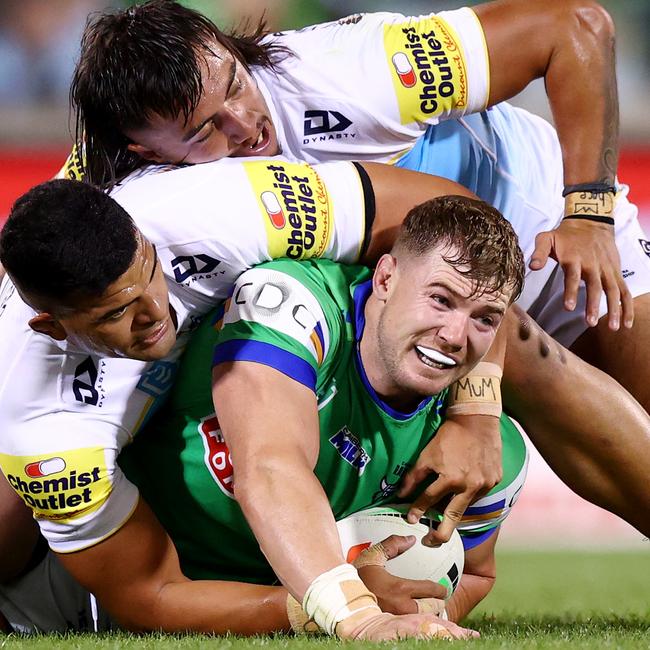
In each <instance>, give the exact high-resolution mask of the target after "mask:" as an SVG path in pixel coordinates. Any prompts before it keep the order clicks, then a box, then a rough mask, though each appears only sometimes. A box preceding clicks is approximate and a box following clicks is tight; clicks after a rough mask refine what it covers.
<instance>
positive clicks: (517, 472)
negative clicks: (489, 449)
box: [457, 415, 528, 551]
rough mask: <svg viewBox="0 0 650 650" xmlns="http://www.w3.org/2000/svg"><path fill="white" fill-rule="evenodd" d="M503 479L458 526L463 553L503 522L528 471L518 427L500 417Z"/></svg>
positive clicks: (517, 495) (468, 509) (526, 455)
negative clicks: (463, 548)
mask: <svg viewBox="0 0 650 650" xmlns="http://www.w3.org/2000/svg"><path fill="white" fill-rule="evenodd" d="M501 441H502V448H503V478H502V480H501V482H500V483H499V484H498V485H496V486H495V487H494V488H493V489H492V490H490V492H488V494H487V495H485V496H484V497H482V498H480V499H478V500H477V501H475V502H474V503H473V504H472V505H471V506H469V508H467V510H465V514H464V515H463V518H462V519H461V521H460V523H459V524H458V527H457V529H458V532H459V533H460V536H461V538H462V540H463V545H464V547H465V550H466V551H467V550H469V549H471V548H474V547H475V546H478V545H479V544H481V543H482V542H484V541H485V540H486V539H488V537H490V536H491V535H492V534H493V533H494V532H495V531H496V530H497V528H498V527H499V526H500V525H501V524H502V523H503V521H504V520H505V519H506V517H508V515H509V514H510V512H511V511H512V508H513V506H514V505H515V503H516V502H517V499H518V498H519V495H520V493H521V490H522V488H523V487H524V482H525V480H526V473H527V470H528V449H527V448H526V443H525V441H524V438H523V436H522V434H521V432H520V427H519V424H518V423H517V422H516V421H515V420H513V419H512V418H509V417H508V416H507V415H502V416H501Z"/></svg>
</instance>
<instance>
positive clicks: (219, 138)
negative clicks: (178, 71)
mask: <svg viewBox="0 0 650 650" xmlns="http://www.w3.org/2000/svg"><path fill="white" fill-rule="evenodd" d="M212 49H213V51H214V53H215V54H214V56H208V57H206V58H205V61H203V59H200V65H201V70H202V80H203V96H202V97H201V99H200V100H199V103H198V106H197V107H196V109H195V110H194V112H193V113H192V114H191V115H190V116H189V119H188V120H187V121H186V120H185V117H184V116H183V115H182V114H181V115H179V116H177V117H176V118H175V119H171V118H163V117H161V116H160V115H153V116H151V118H150V119H149V120H148V123H147V126H146V127H144V128H140V129H133V130H128V131H126V135H127V137H129V138H130V139H131V140H132V141H133V142H134V143H135V144H133V145H130V147H129V148H130V149H132V150H133V151H135V152H136V153H138V154H140V155H141V156H143V157H144V158H147V159H149V160H153V161H154V162H166V163H175V164H178V163H202V162H208V161H211V160H219V159H220V158H225V157H226V156H274V155H276V154H277V153H279V148H278V140H277V136H276V132H275V127H274V126H273V122H272V121H271V115H270V113H269V109H268V107H267V105H266V102H265V101H264V97H263V96H262V93H261V92H260V90H259V88H258V86H257V83H256V82H255V80H254V79H253V77H252V76H251V75H250V74H249V73H248V71H247V70H246V68H245V67H244V66H243V65H242V64H241V62H240V61H238V60H237V59H236V58H235V57H234V56H233V55H232V54H231V52H230V51H229V50H227V49H226V48H224V47H223V46H221V45H219V44H214V45H213V46H212Z"/></svg>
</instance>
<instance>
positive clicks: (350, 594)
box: [302, 564, 381, 635]
mask: <svg viewBox="0 0 650 650" xmlns="http://www.w3.org/2000/svg"><path fill="white" fill-rule="evenodd" d="M302 608H303V609H304V610H305V613H306V614H307V617H308V618H309V619H311V620H313V621H314V622H315V623H316V624H317V625H318V626H319V627H320V628H321V629H323V630H324V631H325V632H327V634H330V635H334V634H335V633H336V626H337V625H338V623H340V622H341V621H344V620H345V619H347V618H349V617H351V616H355V615H358V614H361V613H363V614H364V615H366V614H370V615H376V614H381V610H380V609H379V606H378V605H377V598H376V597H375V596H374V594H372V593H371V592H370V591H368V589H367V588H366V586H365V585H364V584H363V582H362V581H361V579H360V578H359V574H358V573H357V570H356V569H355V568H354V567H353V566H352V565H351V564H341V565H340V566H337V567H334V568H333V569H330V570H329V571H326V572H325V573H321V575H319V576H318V577H317V578H316V579H315V580H314V581H313V582H312V583H311V584H310V585H309V588H308V589H307V592H306V593H305V597H304V598H303V600H302ZM361 618H362V617H360V619H361Z"/></svg>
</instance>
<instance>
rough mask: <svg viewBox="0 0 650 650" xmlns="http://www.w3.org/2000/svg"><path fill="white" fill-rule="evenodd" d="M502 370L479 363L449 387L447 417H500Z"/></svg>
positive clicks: (485, 363)
mask: <svg viewBox="0 0 650 650" xmlns="http://www.w3.org/2000/svg"><path fill="white" fill-rule="evenodd" d="M502 375H503V370H502V369H501V368H500V367H499V366H498V365H497V364H496V363H490V362H489V361H481V362H480V363H477V364H476V367H475V368H474V369H473V370H471V371H470V372H469V373H468V374H467V375H465V376H464V377H463V378H462V379H459V380H458V381H457V382H456V383H454V384H452V385H451V386H450V387H449V397H448V399H447V415H493V416H494V417H497V418H498V417H500V416H501V410H502V407H501V376H502Z"/></svg>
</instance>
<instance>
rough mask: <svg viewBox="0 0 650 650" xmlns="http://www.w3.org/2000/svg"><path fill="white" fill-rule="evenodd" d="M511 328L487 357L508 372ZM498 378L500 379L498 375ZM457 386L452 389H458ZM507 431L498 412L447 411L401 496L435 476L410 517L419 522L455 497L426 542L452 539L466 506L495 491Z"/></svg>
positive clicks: (402, 487)
mask: <svg viewBox="0 0 650 650" xmlns="http://www.w3.org/2000/svg"><path fill="white" fill-rule="evenodd" d="M506 337H507V328H505V327H500V328H499V331H498V332H497V335H496V338H495V339H494V342H493V343H492V346H491V347H490V349H489V351H488V353H487V354H486V355H485V357H483V361H489V362H490V363H494V364H496V365H497V366H498V367H499V368H501V370H503V365H504V360H505V353H506ZM492 380H493V381H498V378H497V377H492ZM453 390H454V387H453V386H452V387H451V388H450V391H453ZM501 448H502V444H501V429H500V424H499V418H498V417H495V416H493V415H460V414H452V415H449V414H448V415H447V417H446V419H445V421H444V422H443V424H442V426H441V427H440V429H439V430H438V432H437V433H436V435H435V437H434V438H433V439H432V440H431V442H430V443H429V444H428V445H427V446H426V447H425V448H424V449H423V450H422V452H421V453H420V456H419V457H418V459H417V461H416V462H415V465H413V467H412V468H411V469H410V470H409V471H408V472H407V473H406V474H405V475H404V478H403V479H402V482H401V485H400V489H399V491H398V496H399V497H400V498H405V497H408V495H409V494H411V493H412V492H413V491H414V490H415V489H416V488H417V486H418V485H419V484H421V483H422V482H424V481H426V480H427V479H429V480H430V479H431V477H432V476H434V477H435V480H434V481H433V482H432V483H431V484H430V485H429V486H428V487H427V488H426V489H425V490H423V491H422V493H421V494H420V495H419V496H418V497H417V499H415V501H414V502H413V503H412V504H411V508H410V509H409V512H408V521H410V522H411V523H416V522H417V521H419V519H420V517H422V516H423V515H424V513H425V512H426V511H427V510H429V509H430V508H432V507H434V506H435V505H436V504H437V503H438V502H440V501H441V500H442V499H443V498H444V497H447V496H449V495H451V498H450V499H449V500H448V503H447V504H446V506H445V508H444V511H443V519H442V522H441V523H440V525H439V526H438V527H437V529H432V530H430V531H429V532H428V533H427V534H426V535H425V537H424V538H423V540H422V541H423V542H424V543H426V544H430V545H432V546H436V545H438V544H440V543H442V542H446V541H448V540H449V538H450V537H451V534H452V533H453V531H454V528H456V526H457V525H458V524H459V523H460V521H461V519H462V518H463V515H464V514H465V510H467V508H468V507H469V505H470V504H471V503H472V502H473V501H475V500H476V499H477V498H479V497H480V496H482V495H483V494H485V493H486V492H488V491H489V490H491V489H492V488H493V487H494V486H495V485H496V484H497V483H498V482H499V481H500V480H501V478H502V477H503V464H502V463H503V461H502V449H501Z"/></svg>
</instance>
